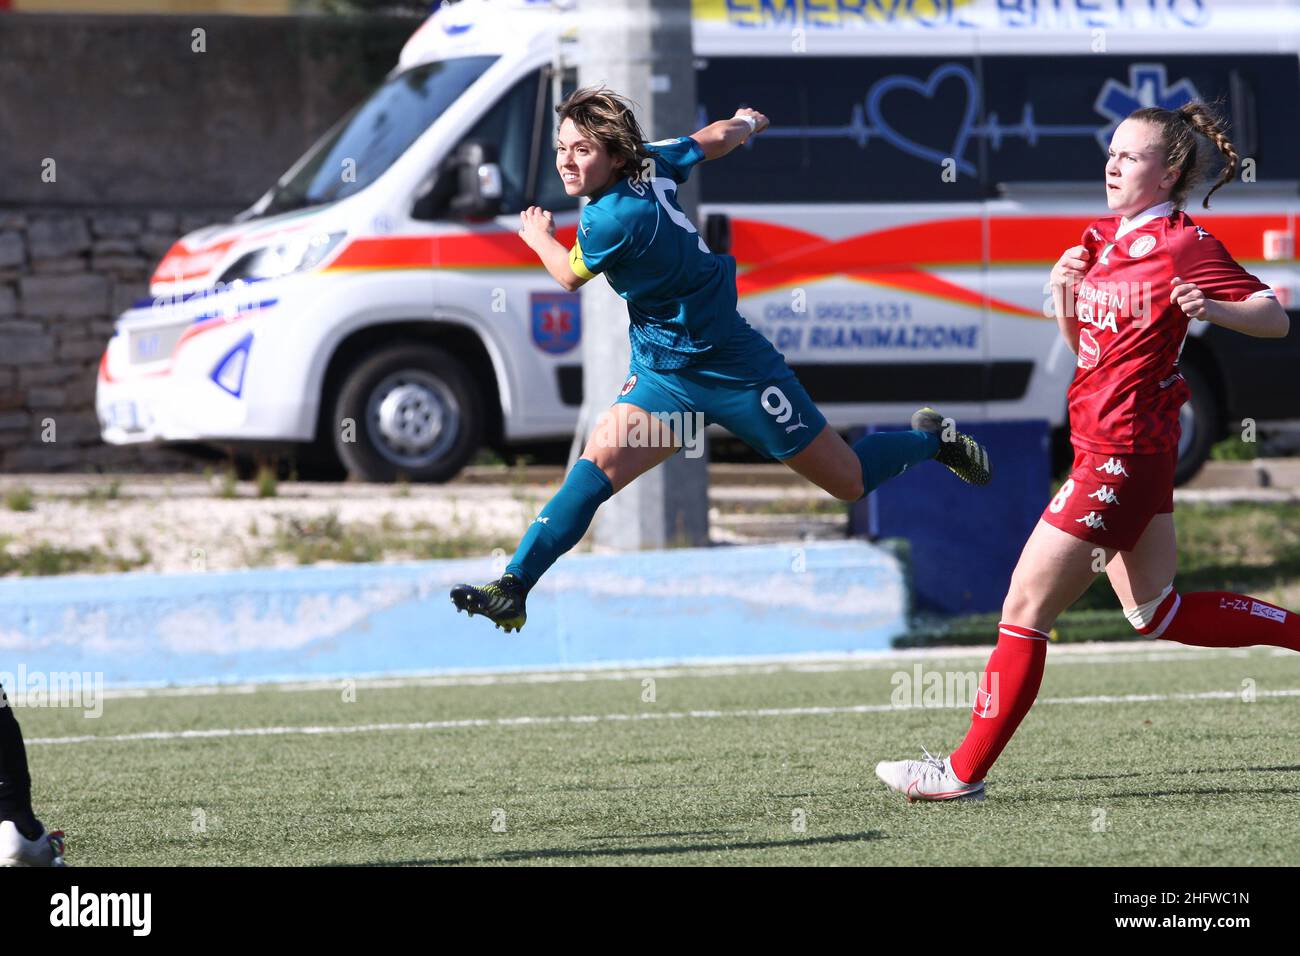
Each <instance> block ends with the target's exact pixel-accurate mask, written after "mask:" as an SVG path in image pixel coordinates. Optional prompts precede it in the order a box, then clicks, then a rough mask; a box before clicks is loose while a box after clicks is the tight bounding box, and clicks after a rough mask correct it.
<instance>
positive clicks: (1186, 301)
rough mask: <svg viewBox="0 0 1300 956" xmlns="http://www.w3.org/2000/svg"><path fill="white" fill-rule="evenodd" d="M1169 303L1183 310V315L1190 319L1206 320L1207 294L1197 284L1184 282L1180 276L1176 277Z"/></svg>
mask: <svg viewBox="0 0 1300 956" xmlns="http://www.w3.org/2000/svg"><path fill="white" fill-rule="evenodd" d="M1169 301H1170V302H1172V303H1173V304H1174V305H1176V306H1178V308H1180V309H1182V310H1183V315H1185V316H1187V317H1188V318H1189V319H1204V318H1205V293H1204V292H1202V291H1201V290H1200V287H1199V286H1197V284H1196V283H1195V282H1184V281H1183V280H1182V279H1180V278H1179V277H1178V276H1174V281H1173V289H1172V290H1171V291H1170V293H1169Z"/></svg>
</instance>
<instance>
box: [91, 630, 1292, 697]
mask: <svg viewBox="0 0 1300 956" xmlns="http://www.w3.org/2000/svg"><path fill="white" fill-rule="evenodd" d="M1151 648H1152V645H1151V644H1148V643H1146V642H1142V643H1132V644H1118V645H1110V644H1107V643H1102V642H1098V643H1089V644H1067V645H1064V646H1061V647H1056V646H1053V647H1052V649H1051V652H1050V655H1049V657H1050V660H1051V662H1052V665H1053V666H1059V665H1064V664H1149V663H1164V662H1168V661H1189V662H1196V661H1204V660H1211V659H1218V658H1224V657H1237V658H1241V657H1248V656H1250V654H1251V649H1250V648H1213V649H1212V648H1188V649H1186V650H1179V649H1176V648H1173V647H1171V648H1169V649H1168V650H1164V649H1161V650H1152V649H1151ZM1256 650H1257V651H1259V652H1261V653H1266V651H1265V649H1263V648H1259V649H1256ZM1269 650H1272V651H1274V652H1275V654H1291V653H1293V652H1292V651H1288V650H1279V649H1275V648H1274V649H1269ZM992 652H993V646H992V645H988V646H983V645H981V646H980V647H978V648H974V649H971V650H969V651H966V650H961V649H956V648H941V649H935V648H926V649H913V650H905V651H888V652H880V653H879V654H870V655H868V654H860V655H853V656H848V657H843V656H830V657H824V656H817V655H801V656H796V657H790V658H786V659H771V658H768V659H760V660H758V661H755V662H753V663H749V662H744V661H732V662H727V663H721V662H716V661H715V662H706V663H701V664H672V665H662V664H660V665H655V664H649V665H646V666H644V667H636V666H633V665H626V664H625V665H611V666H608V667H592V668H585V669H578V668H575V669H573V670H563V671H556V670H539V671H527V670H521V671H494V672H480V673H466V672H462V673H452V674H426V675H410V676H406V677H357V678H352V677H330V678H318V679H312V680H300V681H283V682H282V681H263V682H257V681H248V682H241V683H237V684H194V685H189V686H182V687H122V688H108V689H105V690H104V691H103V694H102V696H103V698H104V699H105V700H117V699H136V698H153V697H213V696H219V695H226V694H234V695H246V694H256V693H260V692H263V691H273V692H274V691H278V692H282V693H299V692H321V691H337V690H338V689H339V687H340V685H341V684H342V683H343V682H344V681H345V680H346V681H349V687H351V688H352V689H354V690H400V689H403V688H409V687H489V686H496V685H514V684H567V683H585V682H589V681H619V680H642V679H644V678H646V677H664V678H667V677H737V676H748V675H764V674H786V673H799V674H822V673H842V672H851V671H869V670H886V669H895V670H897V669H898V668H900V667H910V666H911V665H912V664H914V663H918V662H922V661H935V660H943V661H959V660H979V661H986V660H988V656H989V655H990V654H991V653H992Z"/></svg>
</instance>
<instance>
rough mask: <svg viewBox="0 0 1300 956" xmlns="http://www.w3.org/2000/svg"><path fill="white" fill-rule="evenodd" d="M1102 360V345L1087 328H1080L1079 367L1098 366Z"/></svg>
mask: <svg viewBox="0 0 1300 956" xmlns="http://www.w3.org/2000/svg"><path fill="white" fill-rule="evenodd" d="M1100 360H1101V346H1100V345H1098V344H1097V340H1096V339H1095V338H1093V337H1092V333H1091V332H1089V331H1088V330H1087V329H1080V330H1079V368H1096V367H1097V362H1098V361H1100Z"/></svg>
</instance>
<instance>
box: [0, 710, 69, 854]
mask: <svg viewBox="0 0 1300 956" xmlns="http://www.w3.org/2000/svg"><path fill="white" fill-rule="evenodd" d="M62 865H63V834H62V833H61V832H55V833H47V832H46V830H45V827H44V826H42V825H41V821H39V820H37V819H36V814H34V813H33V812H32V778H31V776H30V774H29V773H28V771H27V749H26V748H25V747H24V746H23V735H22V731H21V730H20V729H19V727H18V721H17V719H16V718H15V717H14V713H13V708H12V707H11V706H10V702H9V698H8V697H6V696H5V692H4V688H3V687H0V866H62Z"/></svg>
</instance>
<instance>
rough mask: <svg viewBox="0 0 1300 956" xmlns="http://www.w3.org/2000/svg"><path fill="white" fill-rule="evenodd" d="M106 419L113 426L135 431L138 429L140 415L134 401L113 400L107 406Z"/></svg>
mask: <svg viewBox="0 0 1300 956" xmlns="http://www.w3.org/2000/svg"><path fill="white" fill-rule="evenodd" d="M108 420H109V422H110V424H112V426H113V427H114V428H120V429H122V430H123V431H128V432H136V431H139V430H140V416H139V414H138V413H137V412H136V407H135V402H114V403H113V404H112V405H110V406H108Z"/></svg>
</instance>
